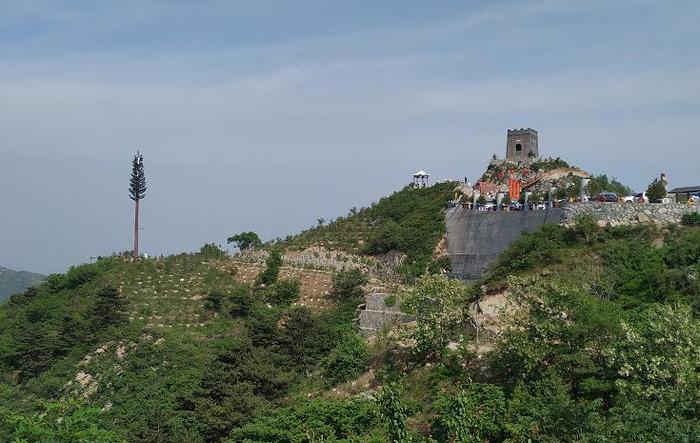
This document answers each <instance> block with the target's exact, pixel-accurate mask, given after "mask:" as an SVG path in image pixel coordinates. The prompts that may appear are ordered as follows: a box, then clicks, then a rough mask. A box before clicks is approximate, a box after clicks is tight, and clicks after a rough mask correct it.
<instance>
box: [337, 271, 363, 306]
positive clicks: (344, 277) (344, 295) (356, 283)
mask: <svg viewBox="0 0 700 443" xmlns="http://www.w3.org/2000/svg"><path fill="white" fill-rule="evenodd" d="M368 281H369V279H368V278H367V276H366V275H365V274H363V273H362V271H360V270H359V269H349V270H343V271H339V272H337V273H335V274H334V275H333V288H332V289H331V293H332V294H333V295H334V296H335V297H336V298H338V299H339V300H352V299H357V298H360V297H362V293H363V291H362V286H363V285H365V284H367V282H368Z"/></svg>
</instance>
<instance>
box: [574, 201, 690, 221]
mask: <svg viewBox="0 0 700 443" xmlns="http://www.w3.org/2000/svg"><path fill="white" fill-rule="evenodd" d="M699 209H700V206H699V205H688V204H681V203H669V204H661V203H602V202H588V203H570V204H568V205H567V206H566V207H565V208H564V219H565V220H566V221H571V220H572V219H573V218H575V217H576V216H579V215H589V216H591V217H593V218H595V219H596V220H599V221H602V222H607V223H609V224H610V225H613V226H615V225H629V224H635V223H649V222H653V223H659V224H669V223H680V221H681V217H682V216H683V214H687V213H689V212H698V210H699Z"/></svg>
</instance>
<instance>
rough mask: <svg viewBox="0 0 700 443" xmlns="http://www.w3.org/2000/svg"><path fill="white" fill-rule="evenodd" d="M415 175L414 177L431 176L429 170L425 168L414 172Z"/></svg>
mask: <svg viewBox="0 0 700 443" xmlns="http://www.w3.org/2000/svg"><path fill="white" fill-rule="evenodd" d="M413 176H414V177H430V174H428V173H427V172H425V171H424V170H422V169H421V170H420V171H418V172H416V173H415V174H413Z"/></svg>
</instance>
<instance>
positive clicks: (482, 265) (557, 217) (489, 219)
mask: <svg viewBox="0 0 700 443" xmlns="http://www.w3.org/2000/svg"><path fill="white" fill-rule="evenodd" d="M446 217H447V220H446V224H447V253H448V255H449V257H450V265H451V267H452V273H451V275H452V277H455V278H461V279H466V280H469V279H475V278H479V277H481V276H482V275H483V274H484V271H485V270H486V268H487V267H488V266H489V265H490V264H491V263H493V261H495V260H496V258H497V257H498V255H499V254H500V253H501V252H503V251H504V250H505V249H506V248H507V247H508V246H509V245H510V244H511V243H512V242H513V241H515V240H517V239H518V238H520V237H521V236H522V234H523V232H534V231H536V230H538V229H540V228H541V227H542V226H544V225H547V224H556V223H561V222H562V220H563V217H564V210H563V209H561V208H555V209H547V210H541V211H514V212H496V211H473V210H469V209H465V208H461V207H456V208H452V209H450V210H448V211H447V214H446Z"/></svg>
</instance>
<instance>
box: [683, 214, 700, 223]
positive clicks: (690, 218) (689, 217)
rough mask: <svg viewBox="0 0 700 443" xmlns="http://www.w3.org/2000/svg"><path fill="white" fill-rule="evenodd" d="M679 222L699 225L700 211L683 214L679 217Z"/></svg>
mask: <svg viewBox="0 0 700 443" xmlns="http://www.w3.org/2000/svg"><path fill="white" fill-rule="evenodd" d="M681 224H682V225H684V226H700V213H698V212H691V213H689V214H683V216H682V217H681Z"/></svg>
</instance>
